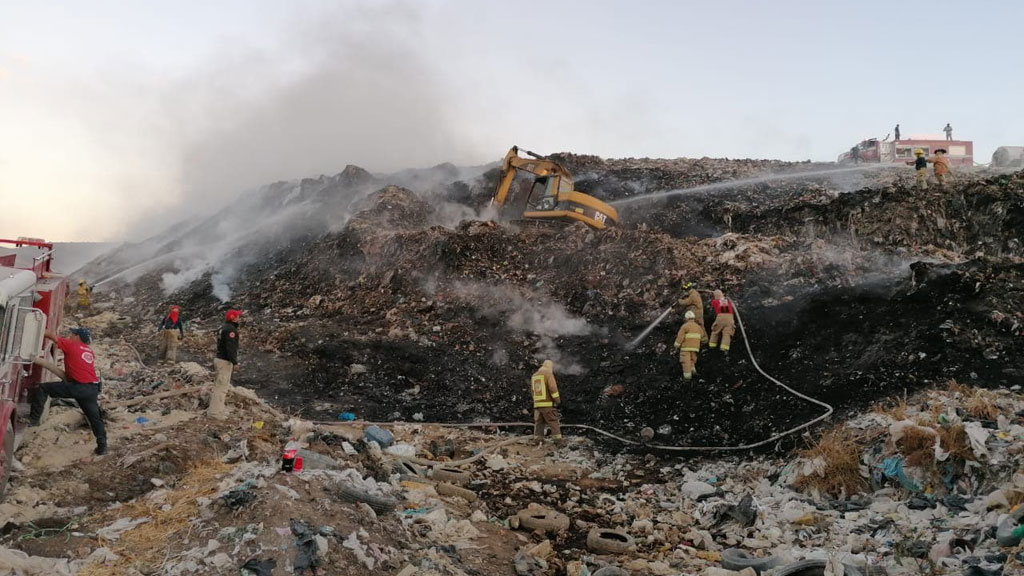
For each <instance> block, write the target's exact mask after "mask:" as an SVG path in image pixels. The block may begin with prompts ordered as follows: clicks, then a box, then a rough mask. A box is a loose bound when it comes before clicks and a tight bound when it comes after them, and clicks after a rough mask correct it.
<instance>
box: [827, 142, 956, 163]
mask: <svg viewBox="0 0 1024 576" xmlns="http://www.w3.org/2000/svg"><path fill="white" fill-rule="evenodd" d="M918 148H920V149H921V150H924V153H925V155H926V156H930V155H932V154H934V153H935V151H936V150H939V149H942V150H945V151H946V156H947V157H948V158H949V163H950V164H951V165H953V166H973V165H974V142H972V141H970V140H946V139H944V138H911V139H908V140H879V139H878V138H869V139H867V140H864V141H863V142H861V143H859V144H857V145H856V146H854V147H853V148H850V150H849V151H847V152H843V153H842V154H840V155H839V159H838V160H837V162H839V163H840V164H854V163H856V162H859V163H863V164H900V163H905V162H907V161H908V160H913V159H914V150H916V149H918Z"/></svg>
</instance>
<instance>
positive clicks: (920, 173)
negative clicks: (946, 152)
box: [907, 148, 928, 190]
mask: <svg viewBox="0 0 1024 576" xmlns="http://www.w3.org/2000/svg"><path fill="white" fill-rule="evenodd" d="M914 156H915V158H914V159H913V160H907V165H908V166H911V165H913V167H914V177H915V178H916V180H917V188H918V189H919V190H927V189H928V159H927V158H925V157H924V150H922V149H920V148H915V149H914Z"/></svg>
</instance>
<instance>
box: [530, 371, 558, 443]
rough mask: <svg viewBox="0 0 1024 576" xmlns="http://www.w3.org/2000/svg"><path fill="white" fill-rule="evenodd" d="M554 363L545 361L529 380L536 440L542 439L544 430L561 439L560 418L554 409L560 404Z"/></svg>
mask: <svg viewBox="0 0 1024 576" xmlns="http://www.w3.org/2000/svg"><path fill="white" fill-rule="evenodd" d="M554 367H555V363H554V362H552V361H551V360H545V361H544V363H543V364H541V367H540V369H538V370H537V372H535V373H534V374H533V376H532V377H531V378H530V392H531V394H532V395H533V434H534V436H536V437H537V439H539V440H542V439H543V438H544V428H545V427H548V428H551V437H552V438H553V439H555V440H561V439H562V429H561V425H560V423H559V421H560V419H561V417H560V416H559V414H558V410H557V409H556V407H557V406H558V405H559V404H561V403H562V400H561V398H560V397H559V396H558V383H557V382H555V373H554Z"/></svg>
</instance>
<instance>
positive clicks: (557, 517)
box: [518, 509, 569, 532]
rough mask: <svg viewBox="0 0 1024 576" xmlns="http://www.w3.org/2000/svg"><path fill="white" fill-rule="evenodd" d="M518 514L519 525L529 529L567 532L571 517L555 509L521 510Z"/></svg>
mask: <svg viewBox="0 0 1024 576" xmlns="http://www.w3.org/2000/svg"><path fill="white" fill-rule="evenodd" d="M518 516H519V525H520V526H522V527H523V528H526V529H527V530H539V531H540V532H565V531H566V530H568V529H569V517H568V516H566V515H565V514H562V513H560V512H555V511H554V510H542V509H533V510H530V509H527V510H520V511H519V514H518Z"/></svg>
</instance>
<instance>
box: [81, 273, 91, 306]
mask: <svg viewBox="0 0 1024 576" xmlns="http://www.w3.org/2000/svg"><path fill="white" fill-rule="evenodd" d="M90 306H92V286H89V285H88V284H86V282H85V278H82V279H81V280H79V281H78V307H79V308H88V307H90Z"/></svg>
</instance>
